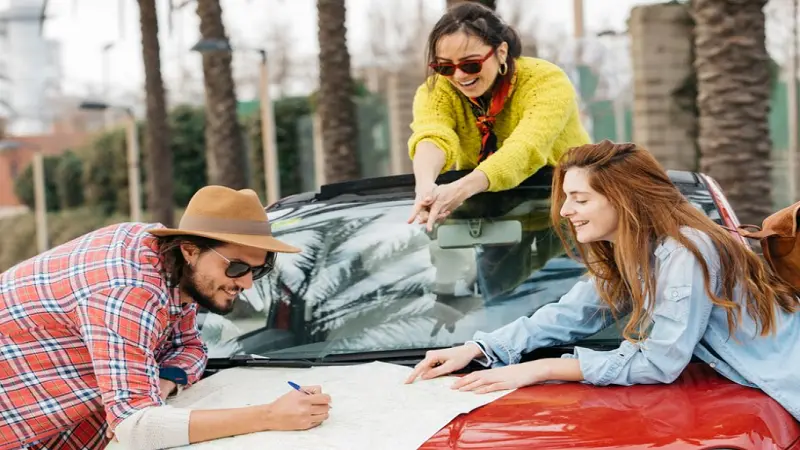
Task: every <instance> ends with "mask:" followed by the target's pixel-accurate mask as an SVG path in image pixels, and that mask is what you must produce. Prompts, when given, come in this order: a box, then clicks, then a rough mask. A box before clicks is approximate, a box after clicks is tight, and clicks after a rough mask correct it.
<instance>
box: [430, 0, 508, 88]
mask: <svg viewBox="0 0 800 450" xmlns="http://www.w3.org/2000/svg"><path fill="white" fill-rule="evenodd" d="M458 31H463V32H464V33H466V34H468V35H470V36H475V37H477V38H480V39H481V40H483V42H485V43H486V45H489V46H491V47H492V48H494V49H497V47H499V46H500V44H502V43H503V42H505V43H507V44H508V56H509V57H508V59H507V60H506V64H508V71H507V72H506V74H505V75H503V76H502V77H504V78H507V79H509V80H510V79H511V77H512V76H513V74H514V69H515V67H516V66H515V64H514V63H515V60H516V59H517V58H519V57H520V56H522V40H521V39H520V37H519V33H517V31H516V30H515V29H514V28H513V27H511V26H509V25H507V24H506V23H505V22H504V21H503V19H501V18H500V16H499V15H497V13H496V12H494V11H492V10H491V9H489V8H487V7H486V6H483V5H481V4H480V3H476V2H463V3H459V4H457V5H455V6H452V7H451V8H450V9H448V10H447V12H446V13H444V15H443V16H442V17H441V18H440V19H439V21H438V22H436V25H434V27H433V30H432V31H431V34H430V35H429V36H428V51H427V59H428V61H427V62H428V63H430V62H432V61H433V60H434V59H435V58H436V45H437V44H438V43H439V40H440V39H441V38H443V37H444V36H448V35H451V34H453V33H456V32H458ZM433 74H434V72H433V71H432V69H430V68H429V69H428V75H433ZM437 78H438V77H435V76H434V77H430V80H431V84H430V87H433V84H434V83H435V82H436V79H437Z"/></svg>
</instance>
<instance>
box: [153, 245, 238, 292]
mask: <svg viewBox="0 0 800 450" xmlns="http://www.w3.org/2000/svg"><path fill="white" fill-rule="evenodd" d="M156 241H157V242H158V256H159V258H160V259H161V264H162V273H163V275H164V278H165V279H166V281H167V286H169V287H171V288H174V287H177V286H178V285H179V284H180V282H181V280H182V279H183V277H184V276H186V275H187V274H188V273H189V271H188V264H187V263H186V259H185V258H184V257H183V253H182V252H181V244H191V245H194V246H195V247H197V248H198V249H199V250H200V253H204V252H207V251H208V250H210V249H214V248H217V247H219V246H221V245H222V244H223V243H222V242H220V241H218V240H216V239H210V238H204V237H200V236H191V235H178V236H158V237H156Z"/></svg>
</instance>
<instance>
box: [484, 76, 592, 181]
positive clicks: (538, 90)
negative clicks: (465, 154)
mask: <svg viewBox="0 0 800 450" xmlns="http://www.w3.org/2000/svg"><path fill="white" fill-rule="evenodd" d="M528 82H529V83H531V84H533V88H532V89H530V90H528V91H520V94H522V93H523V92H524V94H525V96H524V97H523V98H521V99H520V100H521V101H522V102H523V104H524V107H523V112H522V119H521V120H520V121H519V123H518V124H517V127H516V128H515V129H514V131H513V132H512V133H511V135H510V136H509V137H508V138H507V139H506V140H505V141H504V142H503V144H502V146H501V147H500V148H499V149H498V150H497V152H495V154H493V155H492V156H490V157H489V158H487V159H486V160H485V161H483V162H482V163H481V164H479V165H478V167H477V168H476V169H477V170H480V171H481V172H483V173H484V174H486V178H488V180H489V189H488V190H489V191H493V192H497V191H503V190H506V189H511V188H514V187H516V186H517V185H519V184H520V183H522V182H523V181H524V180H525V179H527V178H528V177H530V176H531V175H533V174H534V173H536V171H538V170H539V169H541V168H542V167H544V166H545V165H546V164H547V161H548V159H553V158H554V155H553V143H554V142H555V140H556V138H557V137H558V136H559V135H560V134H561V132H562V131H563V130H564V127H565V126H566V124H567V121H568V120H569V118H570V116H571V115H572V114H573V113H575V111H576V110H577V108H578V103H577V95H576V93H575V89H574V88H573V87H572V83H571V82H570V80H569V78H568V77H567V75H566V74H565V73H564V72H563V71H562V70H561V69H560V68H558V67H553V68H549V69H546V70H545V71H544V72H543V73H542V74H541V75H539V76H536V77H534V78H533V79H531V80H529V81H528Z"/></svg>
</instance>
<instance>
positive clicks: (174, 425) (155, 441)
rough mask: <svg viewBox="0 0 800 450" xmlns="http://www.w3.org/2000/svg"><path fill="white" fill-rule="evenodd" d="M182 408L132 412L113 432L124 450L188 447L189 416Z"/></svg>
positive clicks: (155, 408) (159, 408) (147, 409)
mask: <svg viewBox="0 0 800 450" xmlns="http://www.w3.org/2000/svg"><path fill="white" fill-rule="evenodd" d="M190 412H191V410H189V409H185V408H174V407H172V406H156V407H150V408H145V409H142V410H140V411H136V412H135V413H133V414H132V415H131V416H130V417H128V418H126V419H125V420H123V421H122V422H120V424H119V425H117V428H116V429H115V430H114V434H115V435H116V438H117V440H119V442H120V444H122V446H123V447H124V448H126V449H128V450H156V449H161V448H171V447H180V446H184V445H189V413H190Z"/></svg>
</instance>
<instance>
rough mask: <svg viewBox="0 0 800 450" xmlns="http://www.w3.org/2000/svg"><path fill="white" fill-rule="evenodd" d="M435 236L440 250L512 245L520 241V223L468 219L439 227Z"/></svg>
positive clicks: (515, 221) (516, 221)
mask: <svg viewBox="0 0 800 450" xmlns="http://www.w3.org/2000/svg"><path fill="white" fill-rule="evenodd" d="M436 235H437V243H438V244H439V247H441V248H468V247H473V246H476V245H485V246H496V245H514V244H518V243H519V242H521V241H522V223H520V221H518V220H497V221H494V220H484V219H469V220H463V221H458V222H456V223H445V224H442V225H439V226H438V227H437V230H436Z"/></svg>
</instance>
